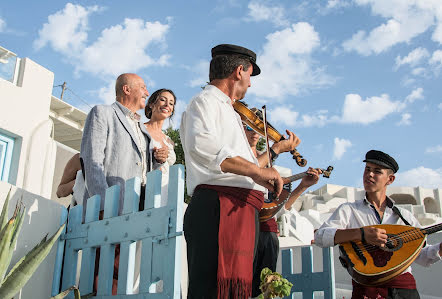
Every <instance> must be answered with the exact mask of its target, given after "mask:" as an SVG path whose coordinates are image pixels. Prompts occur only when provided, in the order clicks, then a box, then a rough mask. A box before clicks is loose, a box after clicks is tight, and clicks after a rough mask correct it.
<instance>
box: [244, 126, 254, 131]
mask: <svg viewBox="0 0 442 299" xmlns="http://www.w3.org/2000/svg"><path fill="white" fill-rule="evenodd" d="M244 128H245V129H246V130H247V131H250V132H251V131H253V129H252V128H251V127H249V126H248V125H244Z"/></svg>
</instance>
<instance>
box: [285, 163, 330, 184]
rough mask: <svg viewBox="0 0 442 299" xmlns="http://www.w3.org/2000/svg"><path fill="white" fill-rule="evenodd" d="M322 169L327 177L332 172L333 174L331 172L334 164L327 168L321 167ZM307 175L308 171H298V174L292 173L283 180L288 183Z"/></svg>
mask: <svg viewBox="0 0 442 299" xmlns="http://www.w3.org/2000/svg"><path fill="white" fill-rule="evenodd" d="M321 170H322V175H323V176H324V177H325V178H329V177H330V174H331V172H332V170H333V166H329V167H327V169H322V168H321ZM307 175H309V174H308V173H307V172H301V173H298V174H295V175H292V176H289V177H285V178H282V180H283V182H284V184H288V183H291V182H294V181H297V180H300V179H302V178H303V177H305V176H307Z"/></svg>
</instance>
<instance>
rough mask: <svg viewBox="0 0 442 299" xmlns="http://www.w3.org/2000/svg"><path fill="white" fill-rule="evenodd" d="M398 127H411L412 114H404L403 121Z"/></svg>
mask: <svg viewBox="0 0 442 299" xmlns="http://www.w3.org/2000/svg"><path fill="white" fill-rule="evenodd" d="M397 125H398V126H408V125H411V114H410V113H404V114H402V118H401V120H400V121H399V122H398V123H397Z"/></svg>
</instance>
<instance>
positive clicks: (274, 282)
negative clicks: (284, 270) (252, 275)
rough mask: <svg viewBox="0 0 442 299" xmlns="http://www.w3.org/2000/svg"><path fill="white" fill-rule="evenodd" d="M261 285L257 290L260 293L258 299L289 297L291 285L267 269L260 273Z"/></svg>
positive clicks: (276, 273)
mask: <svg viewBox="0 0 442 299" xmlns="http://www.w3.org/2000/svg"><path fill="white" fill-rule="evenodd" d="M260 278H261V284H260V285H259V288H260V290H261V292H262V294H261V295H259V296H258V299H268V298H275V297H285V296H289V295H290V291H291V289H292V286H293V284H292V283H291V282H290V281H288V280H287V279H285V278H284V277H282V275H281V274H279V273H278V272H272V270H270V269H269V268H264V269H262V271H261V277H260Z"/></svg>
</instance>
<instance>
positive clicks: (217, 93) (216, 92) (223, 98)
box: [204, 84, 232, 105]
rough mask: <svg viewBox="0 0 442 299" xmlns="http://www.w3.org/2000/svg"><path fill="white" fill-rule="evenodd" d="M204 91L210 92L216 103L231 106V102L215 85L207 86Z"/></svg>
mask: <svg viewBox="0 0 442 299" xmlns="http://www.w3.org/2000/svg"><path fill="white" fill-rule="evenodd" d="M204 89H205V90H207V91H210V92H212V93H213V95H214V96H215V99H217V100H218V101H221V102H226V103H228V104H230V105H232V100H231V99H230V98H229V97H228V96H227V95H226V94H225V93H224V92H222V91H221V90H220V89H219V88H218V87H216V86H215V85H211V84H207V85H206V86H205V87H204Z"/></svg>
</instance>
